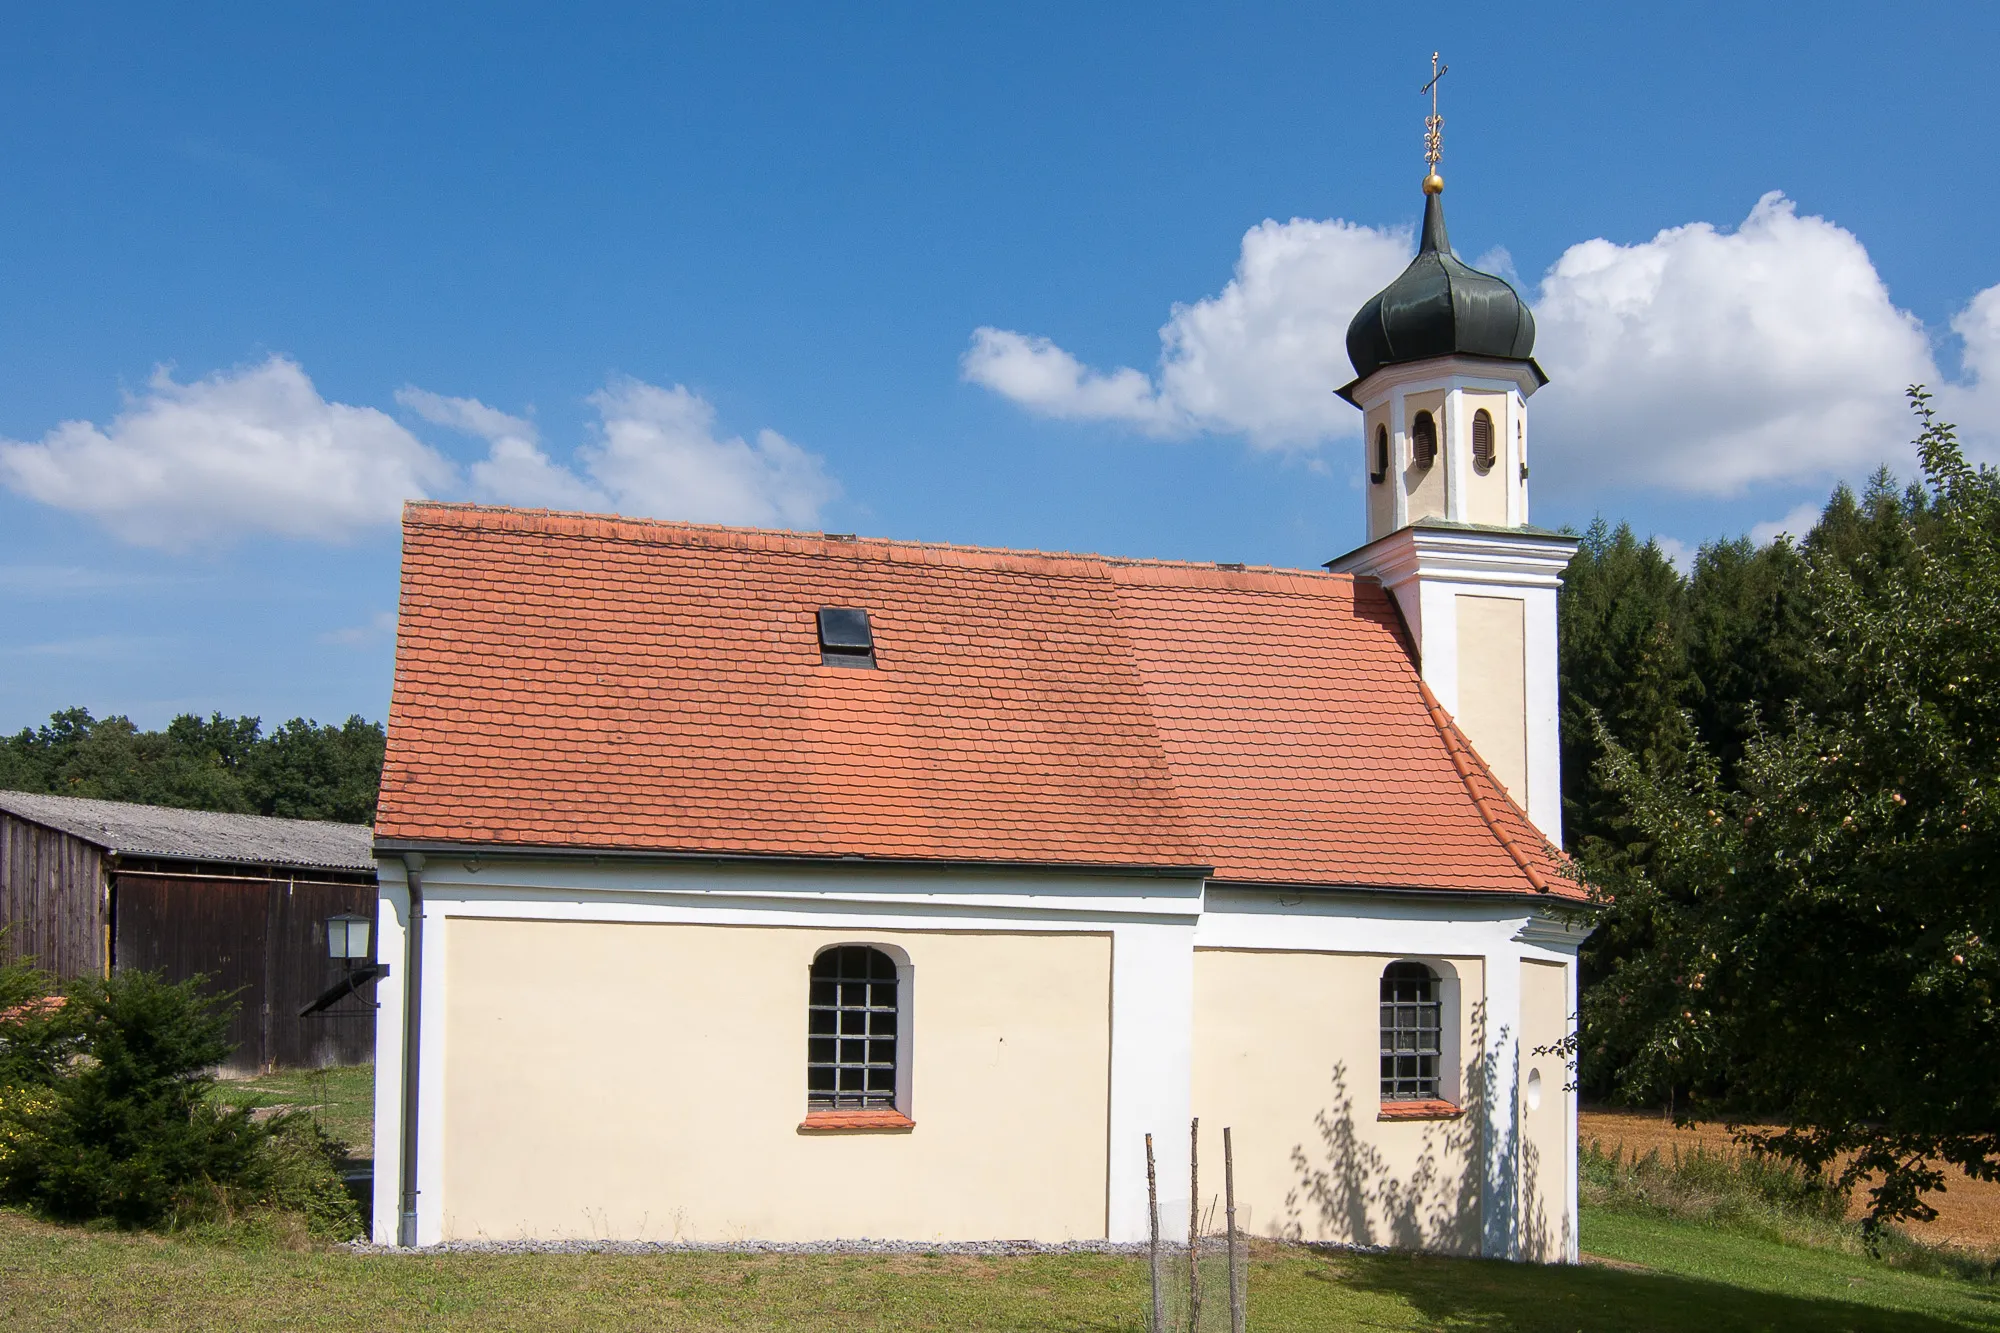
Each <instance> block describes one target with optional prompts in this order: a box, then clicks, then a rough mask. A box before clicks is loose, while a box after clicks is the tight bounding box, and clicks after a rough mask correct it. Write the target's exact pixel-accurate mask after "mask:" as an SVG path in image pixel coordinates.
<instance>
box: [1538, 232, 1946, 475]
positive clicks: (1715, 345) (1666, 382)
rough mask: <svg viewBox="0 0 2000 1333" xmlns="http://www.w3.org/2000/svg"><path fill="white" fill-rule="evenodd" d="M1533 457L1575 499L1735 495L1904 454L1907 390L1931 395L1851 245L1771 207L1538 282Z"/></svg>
mask: <svg viewBox="0 0 2000 1333" xmlns="http://www.w3.org/2000/svg"><path fill="white" fill-rule="evenodd" d="M1535 317H1536V322H1537V324H1538V326H1539V336H1538V338H1537V345H1536V356H1537V359H1539V360H1540V361H1541V362H1542V364H1543V365H1544V366H1545V367H1547V368H1548V369H1549V372H1550V375H1551V376H1552V378H1553V379H1554V380H1555V383H1554V384H1553V385H1551V387H1550V389H1549V391H1548V392H1547V393H1546V395H1545V396H1543V397H1539V398H1538V399H1537V400H1536V404H1535V405H1536V407H1537V408H1538V409H1540V410H1539V412H1538V414H1537V417H1536V420H1535V422H1534V423H1533V424H1534V425H1535V427H1536V436H1537V446H1536V447H1537V449H1538V451H1539V453H1540V455H1541V457H1542V459H1543V460H1544V461H1546V462H1549V463H1551V464H1552V467H1551V470H1552V471H1554V472H1556V473H1557V474H1558V475H1559V476H1560V477H1562V478H1564V479H1565V480H1567V481H1568V482H1569V483H1570V485H1571V486H1578V485H1585V484H1588V485H1598V484H1602V483H1604V482H1607V481H1612V482H1639V483H1648V484H1652V485H1658V486H1664V487H1667V488H1670V489H1673V490H1679V491H1689V492H1695V493H1704V494H1732V493H1737V492H1740V491H1741V490H1742V489H1743V488H1744V487H1746V486H1747V485H1749V484H1751V483H1755V482H1766V481H1779V480H1800V479H1804V478H1809V477H1829V476H1835V475H1840V474H1844V473H1852V472H1854V471H1857V470H1863V469H1867V468H1872V467H1874V466H1876V465H1877V464H1879V463H1881V462H1882V461H1884V459H1885V458H1887V457H1889V456H1891V455H1896V454H1902V453H1905V452H1906V451H1905V450H1903V449H1902V448H1901V446H1900V444H1899V441H1903V440H1907V439H1908V438H1909V435H1910V431H1909V425H1908V415H1907V411H1906V408H1905V407H1904V404H1903V389H1904V387H1905V386H1906V385H1909V384H1911V383H1914V382H1916V381H1919V380H1932V381H1935V379H1936V374H1937V371H1936V366H1935V364H1934V363H1933V361H1932V360H1931V355H1930V346H1929V341H1928V339H1927V337H1926V335H1925V333H1924V329H1923V326H1922V324H1921V323H1919V322H1918V321H1917V319H1916V318H1915V317H1914V316H1912V315H1910V314H1908V313H1906V312H1904V311H1901V310H1898V309H1897V308H1896V307H1895V305H1894V304H1893V303H1892V302H1891V301H1890V299H1889V292H1888V289H1887V287H1886V286H1884V284H1883V282H1882V279H1881V278H1880V276H1878V275H1877V274H1876V272H1875V267H1874V265H1873V264H1872V263H1871V262H1870V261H1869V258H1868V252H1867V251H1866V250H1865V249H1863V248H1862V245H1861V242H1860V241H1859V240H1857V239H1856V238H1855V236H1854V235H1853V233H1851V232H1848V231H1846V230H1844V229H1842V228H1840V227H1837V226H1835V225H1834V224H1833V223H1831V222H1828V221H1827V220H1825V219H1824V218H1817V217H1800V216H1799V215H1798V213H1797V210H1796V209H1795V208H1794V207H1793V205H1792V203H1791V201H1790V200H1788V199H1786V198H1784V197H1783V196H1782V195H1779V194H1776V193H1772V194H1767V195H1765V196H1764V197H1763V198H1762V199H1760V200H1758V201H1757V204H1756V206H1755V207H1754V208H1752V209H1751V210H1750V215H1749V217H1747V218H1746V219H1744V222H1743V224H1742V226H1740V227H1738V228H1737V229H1736V230H1735V231H1733V232H1725V231H1721V230H1718V229H1717V228H1715V227H1713V226H1710V225H1709V224H1708V223H1705V222H1696V223H1690V224H1688V225H1687V226H1683V227H1674V228H1671V229H1669V230H1667V231H1663V232H1661V233H1659V234H1658V235H1657V236H1655V237H1654V238H1653V239H1652V240H1650V241H1645V242H1642V243H1640V244H1637V245H1614V244H1613V243H1612V242H1610V241H1606V240H1593V241H1585V242H1583V243H1582V244H1580V245H1574V246H1571V247H1570V248H1569V250H1568V251H1566V252H1565V253H1564V254H1563V256H1562V257H1561V258H1560V259H1558V260H1557V261H1556V263H1555V266H1554V267H1553V268H1551V269H1550V270H1549V272H1548V274H1547V276H1546V277H1544V278H1543V280H1542V286H1541V296H1540V299H1539V300H1538V301H1537V302H1536V305H1535Z"/></svg>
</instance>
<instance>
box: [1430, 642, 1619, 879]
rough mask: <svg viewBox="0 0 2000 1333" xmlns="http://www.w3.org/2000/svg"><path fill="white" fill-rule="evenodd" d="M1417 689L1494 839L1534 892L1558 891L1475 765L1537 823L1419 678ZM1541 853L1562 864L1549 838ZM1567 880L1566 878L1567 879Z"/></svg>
mask: <svg viewBox="0 0 2000 1333" xmlns="http://www.w3.org/2000/svg"><path fill="white" fill-rule="evenodd" d="M1417 688H1418V689H1419V690H1421V691H1423V696H1424V707H1425V708H1426V709H1427V710H1428V711H1429V713H1430V715H1431V721H1432V723H1434V724H1435V725H1436V726H1437V729H1438V735H1439V736H1441V737H1442V738H1443V739H1444V748H1445V753H1446V754H1448V755H1449V756H1450V757H1451V766H1452V768H1454V769H1455V770H1457V772H1458V777H1459V781H1461V782H1463V783H1464V784H1465V790H1466V794H1467V795H1469V796H1471V797H1472V805H1473V808H1474V809H1476V810H1478V811H1479V817H1480V818H1481V819H1482V820H1484V821H1485V823H1486V827H1487V828H1489V829H1491V830H1492V831H1493V836H1494V837H1495V838H1497V839H1499V842H1500V845H1501V846H1502V847H1504V848H1506V849H1507V855H1509V856H1510V857H1512V858H1513V859H1514V864H1515V865H1517V866H1519V867H1520V868H1521V873H1522V874H1523V875H1524V876H1526V877H1527V880H1528V883H1529V884H1531V885H1533V886H1534V888H1535V892H1537V893H1553V892H1557V891H1558V890H1557V888H1556V886H1555V885H1554V884H1551V883H1550V882H1549V879H1548V876H1546V875H1545V874H1543V873H1542V871H1541V869H1540V868H1539V867H1537V866H1536V865H1535V863H1534V860H1533V858H1532V857H1531V856H1530V855H1529V854H1528V851H1527V849H1525V848H1523V847H1522V846H1521V845H1520V843H1519V841H1517V839H1516V837H1515V834H1514V831H1513V830H1512V829H1510V828H1508V827H1506V826H1505V824H1504V823H1502V821H1501V819H1500V818H1499V816H1498V815H1497V814H1496V813H1495V812H1494V810H1493V808H1492V806H1491V805H1490V804H1489V803H1488V795H1487V793H1485V792H1482V791H1481V790H1480V784H1479V783H1478V782H1476V781H1474V780H1473V779H1474V772H1473V766H1474V765H1476V766H1477V768H1478V776H1480V777H1483V778H1485V779H1486V781H1487V783H1488V784H1490V785H1491V786H1492V788H1493V791H1494V793H1496V794H1497V795H1498V796H1499V797H1500V799H1501V800H1502V801H1504V802H1505V803H1506V805H1507V807H1508V809H1509V811H1510V812H1512V813H1513V814H1515V815H1516V816H1518V817H1519V818H1520V819H1521V820H1522V822H1523V823H1525V824H1527V826H1528V827H1529V828H1530V829H1534V828H1535V824H1534V821H1533V820H1531V819H1529V818H1528V815H1527V812H1526V811H1525V810H1523V809H1521V807H1520V804H1519V803H1518V802H1516V801H1515V800H1514V798H1513V796H1512V795H1511V794H1510V793H1509V792H1508V790H1507V788H1506V787H1505V786H1504V785H1502V783H1501V782H1500V780H1499V779H1498V778H1496V777H1494V776H1493V770H1492V769H1490V768H1488V767H1487V766H1486V761H1485V760H1484V759H1483V758H1481V757H1480V754H1479V751H1478V750H1476V749H1474V748H1473V746H1472V742H1471V741H1470V740H1469V739H1467V737H1466V735H1465V733H1464V732H1463V731H1461V730H1460V729H1459V726H1458V723H1457V722H1456V721H1455V720H1454V719H1453V718H1452V716H1451V714H1450V713H1448V712H1446V711H1445V707H1444V705H1443V704H1441V703H1439V702H1438V697H1437V696H1436V695H1435V694H1433V693H1431V687H1430V686H1429V685H1428V684H1426V683H1425V682H1424V680H1423V678H1422V677H1418V679H1417ZM1535 831H1536V832H1537V833H1539V832H1540V830H1539V829H1536V830H1535ZM1540 850H1541V851H1542V853H1543V855H1545V856H1548V857H1549V858H1550V860H1552V861H1559V859H1560V854H1559V853H1556V852H1555V849H1554V848H1553V846H1552V845H1551V844H1550V843H1549V840H1548V839H1547V838H1543V839H1542V846H1541V849H1540ZM1564 878H1567V877H1566V876H1565V877H1564ZM1576 887H1578V888H1582V887H1583V886H1582V885H1581V884H1578V885H1577V886H1576Z"/></svg>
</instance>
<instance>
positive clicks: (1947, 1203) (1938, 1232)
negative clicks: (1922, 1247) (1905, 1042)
mask: <svg viewBox="0 0 2000 1333" xmlns="http://www.w3.org/2000/svg"><path fill="white" fill-rule="evenodd" d="M1578 1119H1579V1124H1578V1130H1577V1137H1578V1139H1580V1140H1581V1141H1582V1142H1583V1143H1584V1144H1586V1145H1588V1144H1589V1143H1591V1142H1592V1141H1593V1140H1594V1141H1596V1142H1597V1143H1599V1144H1600V1145H1602V1146H1603V1148H1604V1149H1605V1151H1607V1152H1609V1151H1610V1150H1611V1149H1612V1148H1614V1147H1623V1148H1624V1150H1625V1154H1626V1156H1628V1157H1631V1156H1635V1155H1636V1156H1643V1155H1645V1154H1646V1153H1648V1152H1651V1151H1652V1150H1654V1149H1655V1148H1657V1149H1659V1152H1660V1155H1661V1156H1662V1157H1666V1156H1669V1155H1671V1154H1672V1153H1673V1151H1674V1150H1675V1149H1679V1150H1680V1151H1682V1152H1687V1151H1689V1150H1690V1149H1693V1148H1695V1147H1697V1146H1699V1147H1704V1148H1707V1149H1709V1150H1711V1151H1732V1150H1734V1149H1735V1147H1736V1143H1735V1140H1734V1139H1732V1138H1731V1137H1730V1136H1729V1130H1728V1129H1727V1128H1726V1127H1725V1126H1723V1125H1720V1124H1707V1125H1696V1126H1693V1127H1690V1128H1688V1129H1679V1128H1676V1127H1675V1125H1674V1122H1673V1121H1671V1120H1669V1119H1667V1118H1666V1117H1665V1116H1663V1115H1661V1114H1660V1113H1659V1112H1657V1111H1623V1110H1603V1109H1594V1108H1589V1107H1586V1108H1585V1109H1584V1111H1583V1113H1582V1115H1581V1116H1580V1117H1579V1118H1578ZM1931 1206H1932V1207H1934V1208H1936V1209H1937V1210H1938V1217H1937V1220H1936V1221H1935V1222H1925V1223H1904V1224H1903V1227H1904V1230H1906V1231H1908V1232H1909V1233H1910V1235H1912V1236H1914V1237H1916V1238H1918V1239H1920V1240H1924V1241H1928V1242H1930V1243H1932V1244H1939V1245H1958V1246H1963V1247H1965V1248H1967V1249H1971V1250H1977V1251H1979V1252H1981V1253H1983V1254H2000V1182H1993V1181H1984V1180H1968V1179H1967V1178H1965V1177H1964V1176H1961V1175H1956V1174H1954V1173H1949V1172H1948V1173H1947V1181H1946V1189H1945V1192H1944V1193H1943V1194H1940V1195H1936V1196H1934V1197H1933V1198H1932V1199H1931ZM1862 1211H1864V1210H1863V1209H1862V1208H1861V1207H1856V1208H1855V1209H1854V1212H1855V1214H1856V1215H1859V1214H1860V1213H1861V1212H1862Z"/></svg>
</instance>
